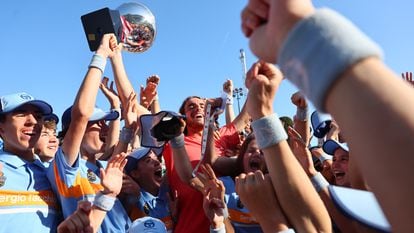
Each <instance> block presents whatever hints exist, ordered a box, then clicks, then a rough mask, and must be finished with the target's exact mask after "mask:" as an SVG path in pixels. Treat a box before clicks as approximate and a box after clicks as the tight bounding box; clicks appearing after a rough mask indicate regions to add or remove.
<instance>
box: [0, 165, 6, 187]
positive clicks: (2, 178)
mask: <svg viewBox="0 0 414 233" xmlns="http://www.w3.org/2000/svg"><path fill="white" fill-rule="evenodd" d="M2 168H3V164H1V163H0V188H1V187H3V186H4V184H5V183H6V179H7V177H6V176H5V175H4V173H3V172H2V171H1V170H2Z"/></svg>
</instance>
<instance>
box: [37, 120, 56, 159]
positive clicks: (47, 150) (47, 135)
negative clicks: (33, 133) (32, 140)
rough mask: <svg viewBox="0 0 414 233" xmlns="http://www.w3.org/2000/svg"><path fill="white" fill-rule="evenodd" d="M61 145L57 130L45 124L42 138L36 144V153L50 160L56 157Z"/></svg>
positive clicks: (41, 134)
mask: <svg viewBox="0 0 414 233" xmlns="http://www.w3.org/2000/svg"><path fill="white" fill-rule="evenodd" d="M58 147H59V139H57V137H56V130H54V129H50V128H47V127H45V126H43V128H42V131H41V133H40V138H39V140H38V141H37V143H36V145H35V153H36V154H38V155H39V156H40V158H41V159H42V161H43V160H44V161H49V160H50V159H52V158H53V157H55V154H56V151H57V150H58Z"/></svg>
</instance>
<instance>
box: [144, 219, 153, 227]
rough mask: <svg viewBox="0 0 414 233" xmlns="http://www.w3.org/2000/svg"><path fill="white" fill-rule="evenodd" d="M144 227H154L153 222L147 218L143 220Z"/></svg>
mask: <svg viewBox="0 0 414 233" xmlns="http://www.w3.org/2000/svg"><path fill="white" fill-rule="evenodd" d="M144 227H145V228H154V227H155V223H154V221H152V220H147V221H145V222H144Z"/></svg>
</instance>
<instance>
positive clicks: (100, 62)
mask: <svg viewBox="0 0 414 233" xmlns="http://www.w3.org/2000/svg"><path fill="white" fill-rule="evenodd" d="M105 66H106V57H105V56H104V55H101V54H98V53H95V54H94V55H93V56H92V59H91V62H90V63H89V66H88V68H89V69H90V68H96V69H99V70H100V71H101V72H102V74H103V73H104V72H105Z"/></svg>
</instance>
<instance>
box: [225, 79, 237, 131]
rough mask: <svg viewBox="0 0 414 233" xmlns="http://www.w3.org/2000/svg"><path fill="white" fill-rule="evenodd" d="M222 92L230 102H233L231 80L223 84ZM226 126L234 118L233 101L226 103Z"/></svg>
mask: <svg viewBox="0 0 414 233" xmlns="http://www.w3.org/2000/svg"><path fill="white" fill-rule="evenodd" d="M223 92H225V93H226V94H227V95H228V96H229V98H231V100H233V81H232V80H231V79H227V80H226V82H224V83H223ZM225 115H226V125H228V124H230V123H231V122H232V121H233V120H234V118H235V114H234V109H233V101H231V103H226V110H225Z"/></svg>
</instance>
